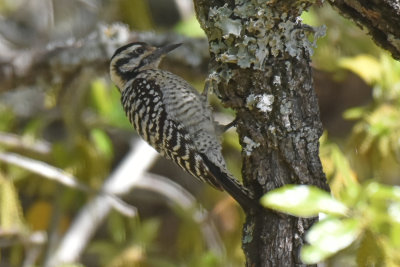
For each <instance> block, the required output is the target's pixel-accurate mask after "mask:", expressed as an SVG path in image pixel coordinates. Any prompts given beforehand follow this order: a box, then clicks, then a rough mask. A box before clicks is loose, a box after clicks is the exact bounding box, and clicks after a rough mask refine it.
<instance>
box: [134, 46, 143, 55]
mask: <svg viewBox="0 0 400 267" xmlns="http://www.w3.org/2000/svg"><path fill="white" fill-rule="evenodd" d="M135 52H136V54H139V55H140V54H143V52H144V50H143V48H141V47H139V48H137V49H136V50H135Z"/></svg>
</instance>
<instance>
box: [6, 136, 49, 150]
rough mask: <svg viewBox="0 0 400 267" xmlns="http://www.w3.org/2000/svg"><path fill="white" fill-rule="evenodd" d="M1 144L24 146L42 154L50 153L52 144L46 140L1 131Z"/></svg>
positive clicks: (14, 146)
mask: <svg viewBox="0 0 400 267" xmlns="http://www.w3.org/2000/svg"><path fill="white" fill-rule="evenodd" d="M0 144H2V145H5V146H7V147H12V148H22V149H26V150H30V151H34V152H36V153H40V154H48V153H49V152H50V150H51V144H50V143H49V142H47V141H44V140H28V139H26V138H23V137H21V136H19V135H16V134H11V133H4V132H0Z"/></svg>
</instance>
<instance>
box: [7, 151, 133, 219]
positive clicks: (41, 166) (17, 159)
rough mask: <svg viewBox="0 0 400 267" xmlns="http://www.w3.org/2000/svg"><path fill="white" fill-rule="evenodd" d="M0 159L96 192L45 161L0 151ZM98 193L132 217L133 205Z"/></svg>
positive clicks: (57, 180) (109, 194) (81, 188)
mask: <svg viewBox="0 0 400 267" xmlns="http://www.w3.org/2000/svg"><path fill="white" fill-rule="evenodd" d="M0 160H1V161H3V162H7V163H9V164H13V165H16V166H19V167H21V168H23V169H25V170H28V171H31V172H33V173H36V174H39V175H40V176H42V177H45V178H47V179H50V180H54V181H56V182H59V183H61V184H63V185H66V186H68V187H71V188H76V189H79V190H82V191H84V192H88V193H92V194H93V193H97V191H96V190H95V189H92V188H91V187H89V186H87V185H86V184H84V183H81V182H79V181H77V179H76V178H75V177H74V176H73V175H71V174H69V173H67V172H65V171H64V170H62V169H60V168H57V167H54V166H52V165H50V164H48V163H46V162H43V161H39V160H35V159H31V158H27V157H24V156H21V155H19V154H15V153H7V152H0ZM99 193H101V194H105V195H107V196H108V198H109V199H110V204H111V205H112V206H113V207H114V208H115V209H116V210H118V211H119V212H121V213H122V214H124V215H125V216H129V217H132V216H134V215H135V214H136V209H135V208H134V207H132V206H130V205H129V204H127V203H125V202H123V201H122V200H121V199H119V198H118V197H116V196H115V195H113V194H111V193H109V192H105V191H100V192H99Z"/></svg>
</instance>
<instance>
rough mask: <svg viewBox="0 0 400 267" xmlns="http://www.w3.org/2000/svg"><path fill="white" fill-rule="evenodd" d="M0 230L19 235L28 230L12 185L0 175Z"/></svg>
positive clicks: (16, 193)
mask: <svg viewBox="0 0 400 267" xmlns="http://www.w3.org/2000/svg"><path fill="white" fill-rule="evenodd" d="M0 229H2V230H3V231H4V232H7V231H11V232H17V233H19V234H23V233H25V232H26V231H27V230H28V229H27V227H26V226H25V219H24V217H23V213H22V207H21V203H20V201H19V198H18V192H17V190H16V188H15V187H14V183H13V182H12V181H11V180H10V179H7V178H6V177H4V176H3V174H2V173H0Z"/></svg>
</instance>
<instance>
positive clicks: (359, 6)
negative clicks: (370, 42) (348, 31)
mask: <svg viewBox="0 0 400 267" xmlns="http://www.w3.org/2000/svg"><path fill="white" fill-rule="evenodd" d="M329 3H330V4H331V5H332V6H333V7H335V8H336V9H338V10H339V13H341V14H342V15H344V16H345V17H347V18H350V19H351V20H353V21H354V22H355V23H356V24H357V25H358V26H360V27H361V28H365V29H366V30H367V31H368V33H369V34H370V35H371V36H372V39H374V41H375V43H376V44H377V45H379V46H381V47H382V48H383V49H386V50H388V51H389V52H390V53H392V56H393V58H394V59H397V60H400V3H399V1H398V0H379V1H377V0H370V1H365V0H329Z"/></svg>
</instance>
